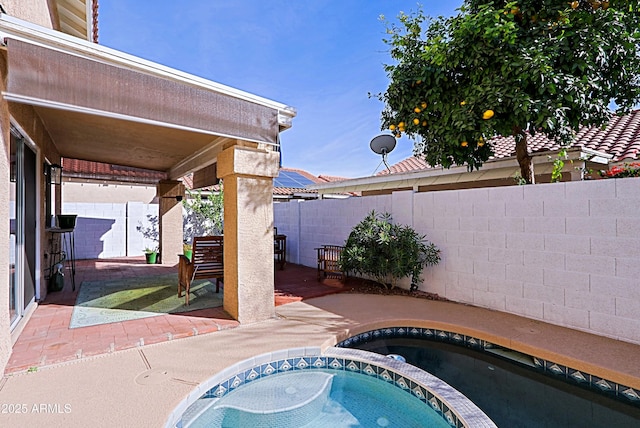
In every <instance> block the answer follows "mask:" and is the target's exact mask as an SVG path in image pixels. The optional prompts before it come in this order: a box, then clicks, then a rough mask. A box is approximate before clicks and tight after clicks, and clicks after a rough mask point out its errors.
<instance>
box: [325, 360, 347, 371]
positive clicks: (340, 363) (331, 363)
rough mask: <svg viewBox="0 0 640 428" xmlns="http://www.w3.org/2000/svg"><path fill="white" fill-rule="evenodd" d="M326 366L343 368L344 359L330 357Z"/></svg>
mask: <svg viewBox="0 0 640 428" xmlns="http://www.w3.org/2000/svg"><path fill="white" fill-rule="evenodd" d="M328 367H331V368H332V369H334V370H342V369H344V360H343V359H340V358H332V359H331V361H329V362H328Z"/></svg>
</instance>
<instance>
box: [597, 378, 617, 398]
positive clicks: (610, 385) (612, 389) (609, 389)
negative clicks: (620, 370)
mask: <svg viewBox="0 0 640 428" xmlns="http://www.w3.org/2000/svg"><path fill="white" fill-rule="evenodd" d="M592 384H593V385H594V386H595V387H597V388H598V389H599V390H600V391H602V392H606V393H610V394H615V393H616V390H617V386H618V385H617V384H616V383H614V382H611V381H607V380H606V379H601V378H599V377H597V376H592Z"/></svg>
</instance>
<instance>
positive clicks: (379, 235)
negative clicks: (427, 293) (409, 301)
mask: <svg viewBox="0 0 640 428" xmlns="http://www.w3.org/2000/svg"><path fill="white" fill-rule="evenodd" d="M391 221H392V219H391V215H390V214H389V213H383V214H377V213H376V212H375V211H371V213H370V214H368V215H367V216H366V217H365V218H364V220H362V221H361V222H360V223H358V224H357V225H356V226H355V227H354V228H353V230H352V231H351V233H350V234H349V238H348V239H347V242H346V243H345V248H344V251H343V252H342V257H341V259H340V265H341V268H342V270H343V271H345V272H352V273H355V274H363V275H367V276H370V277H371V278H373V279H374V280H375V281H377V282H379V283H381V284H383V285H384V286H385V287H391V288H393V287H395V286H396V284H397V281H398V280H399V279H401V278H405V277H408V276H411V290H412V291H414V290H417V289H418V282H419V281H420V275H421V274H422V270H423V269H424V267H425V266H433V265H436V264H438V263H439V262H440V250H439V249H438V248H437V247H436V246H435V245H434V244H433V243H431V242H428V241H426V240H425V236H424V235H419V234H418V233H417V232H416V231H415V230H414V229H413V228H411V227H410V226H404V225H398V224H393V223H392V222H391Z"/></svg>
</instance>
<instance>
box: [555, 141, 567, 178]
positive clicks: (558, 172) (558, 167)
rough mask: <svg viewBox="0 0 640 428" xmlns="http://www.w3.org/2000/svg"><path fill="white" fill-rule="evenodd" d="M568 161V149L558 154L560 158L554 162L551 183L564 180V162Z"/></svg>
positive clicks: (557, 157)
mask: <svg viewBox="0 0 640 428" xmlns="http://www.w3.org/2000/svg"><path fill="white" fill-rule="evenodd" d="M565 159H567V149H566V148H564V149H562V150H560V151H559V152H558V156H556V158H555V159H554V160H553V169H552V170H551V182H552V183H558V182H560V181H561V180H562V169H563V168H564V160H565Z"/></svg>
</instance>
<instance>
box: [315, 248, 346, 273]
mask: <svg viewBox="0 0 640 428" xmlns="http://www.w3.org/2000/svg"><path fill="white" fill-rule="evenodd" d="M343 250H344V247H341V246H339V245H323V246H322V247H319V248H316V251H317V252H318V281H320V280H321V279H322V277H323V276H324V277H325V278H339V279H340V280H342V279H344V277H345V275H344V272H342V269H340V256H341V255H342V251H343Z"/></svg>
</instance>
